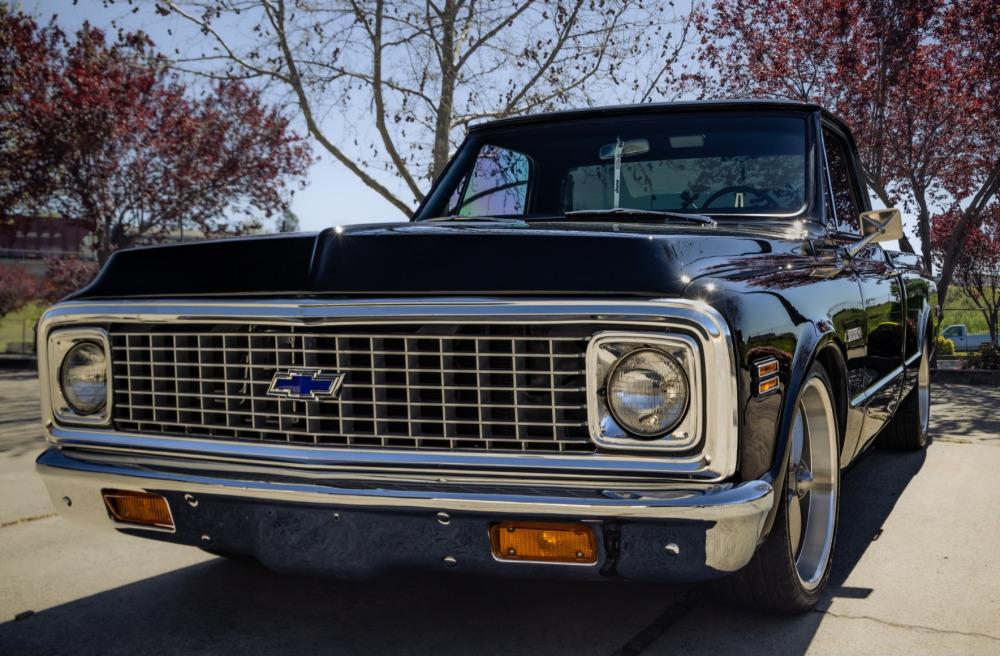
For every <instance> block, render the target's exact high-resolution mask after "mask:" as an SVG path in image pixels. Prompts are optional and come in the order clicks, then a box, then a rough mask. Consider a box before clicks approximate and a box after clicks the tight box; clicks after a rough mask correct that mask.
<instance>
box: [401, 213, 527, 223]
mask: <svg viewBox="0 0 1000 656" xmlns="http://www.w3.org/2000/svg"><path fill="white" fill-rule="evenodd" d="M449 221H456V222H464V221H484V222H487V223H524V219H521V218H518V217H502V216H464V215H461V214H451V215H449V216H435V217H432V218H430V219H423V220H421V221H420V223H446V222H449Z"/></svg>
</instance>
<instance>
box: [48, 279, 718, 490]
mask: <svg viewBox="0 0 1000 656" xmlns="http://www.w3.org/2000/svg"><path fill="white" fill-rule="evenodd" d="M185 321H187V322H203V323H223V324H225V323H242V322H247V321H252V322H254V323H258V324H275V325H294V326H303V327H304V326H318V325H331V324H336V325H363V324H367V325H371V324H377V323H397V324H400V323H414V322H415V321H419V322H424V323H456V322H460V323H498V322H509V323H520V324H524V323H541V324H576V323H580V322H587V323H591V324H595V325H602V324H603V325H617V326H621V324H628V325H629V326H630V327H632V326H634V327H635V328H636V330H662V331H665V332H673V333H676V334H684V335H689V336H691V337H693V338H695V339H696V341H697V342H698V343H699V345H700V346H701V348H702V349H703V350H704V351H705V352H706V353H703V354H702V357H706V358H707V360H706V361H707V362H711V363H712V369H711V370H706V371H705V372H704V375H705V379H706V380H708V381H710V382H711V384H712V389H711V390H709V391H708V392H707V393H706V394H705V397H706V398H705V399H704V401H705V404H706V413H707V421H706V422H705V423H706V426H705V435H704V439H703V440H701V444H702V447H701V449H700V450H699V451H698V452H695V453H688V454H677V455H670V456H667V455H662V456H655V457H654V456H643V455H629V454H625V453H615V454H609V453H595V454H585V455H584V454H578V455H563V454H551V455H550V454H524V455H521V454H516V453H515V454H511V455H507V454H496V453H476V452H461V453H439V452H432V451H414V450H409V451H405V450H390V449H380V450H374V449H373V450H360V449H340V448H322V447H319V448H316V447H298V446H293V445H285V444H280V443H275V444H264V443H260V444H257V443H247V442H240V441H230V442H226V441H221V440H203V439H195V438H182V437H166V436H157V435H143V434H133V433H119V432H116V431H113V430H95V429H88V430H81V429H76V428H71V427H64V426H60V425H57V424H56V423H55V419H54V417H53V414H52V410H51V403H52V401H51V398H50V396H49V391H48V389H47V388H48V385H44V384H43V385H42V397H43V398H42V409H43V422H44V423H45V425H46V427H47V429H48V432H49V440H50V441H51V442H53V443H54V444H59V445H74V446H88V447H98V448H107V449H115V450H139V451H146V452H158V453H174V454H177V455H179V456H189V457H196V456H197V455H206V454H211V455H213V456H215V457H221V458H232V459H245V458H252V459H260V460H272V461H273V460H277V461H290V462H306V463H313V464H316V465H331V466H332V465H344V464H349V465H359V464H372V465H381V466H410V467H422V468H425V469H426V468H436V467H441V466H451V467H459V468H460V467H475V468H478V469H480V470H499V469H536V470H553V471H562V472H573V471H576V472H580V473H582V472H588V471H595V470H598V471H602V472H606V473H610V472H613V471H619V472H628V473H647V474H653V473H657V474H666V475H674V476H681V477H691V478H697V479H700V480H707V481H718V480H723V479H725V478H727V477H729V476H731V475H732V474H733V472H735V470H736V458H737V437H738V434H737V432H738V423H737V403H736V399H737V387H736V386H737V372H736V361H735V354H734V351H733V345H732V339H731V338H730V334H729V329H728V326H727V325H726V323H725V321H724V320H723V319H722V317H721V315H720V314H719V313H718V312H717V311H716V310H715V309H714V308H712V307H711V306H709V305H708V304H707V303H704V302H702V301H693V300H687V299H654V300H648V301H646V300H642V301H638V300H586V299H578V300H545V299H542V300H539V299H493V298H482V299H453V298H431V299H422V300H420V301H415V300H413V299H387V300H353V299H348V300H336V301H327V300H296V301H290V300H257V301H254V300H245V301H244V300H235V301H234V300H226V301H212V300H204V299H198V300H191V299H185V300H176V301H174V300H170V301H167V300H133V301H70V302H66V303H61V304H59V305H56V306H54V307H53V308H51V309H49V310H48V311H47V312H46V313H45V315H44V316H43V317H42V319H41V321H40V322H39V331H38V339H39V343H40V344H45V343H46V342H45V341H44V340H46V339H47V335H48V334H49V333H50V332H51V331H52V330H55V329H57V328H59V327H64V326H66V325H77V326H86V325H95V324H98V325H99V324H102V323H129V322H136V323H162V324H171V323H177V322H185ZM709 351H710V353H709ZM709 355H710V356H711V357H707V356H709ZM46 356H47V352H46V349H44V348H42V349H39V362H38V366H39V375H40V376H41V377H42V378H43V379H45V378H46V377H47V376H51V375H52V374H51V371H50V366H51V365H50V363H49V362H48V360H47V357H46Z"/></svg>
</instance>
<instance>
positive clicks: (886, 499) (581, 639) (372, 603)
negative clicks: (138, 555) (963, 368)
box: [0, 446, 933, 656]
mask: <svg viewBox="0 0 1000 656" xmlns="http://www.w3.org/2000/svg"><path fill="white" fill-rule="evenodd" d="M931 448H933V446H932V447H931ZM925 457H926V452H920V453H894V452H883V451H876V452H873V453H871V454H870V455H868V456H867V457H866V458H864V459H863V460H862V461H861V462H860V463H859V464H858V465H857V466H856V467H854V468H853V469H852V470H851V471H849V472H848V473H846V474H845V477H844V495H843V498H842V504H841V518H842V519H841V524H840V534H839V538H838V543H837V547H836V560H835V564H834V570H833V575H832V579H831V585H830V592H829V595H828V596H829V597H830V598H832V597H837V596H846V597H855V598H857V597H862V598H863V597H866V596H867V595H868V594H869V593H870V591H869V590H865V589H855V588H845V587H843V584H844V581H845V580H846V579H847V577H848V575H849V574H850V572H851V571H852V570H853V569H854V567H855V565H856V564H857V563H858V561H859V560H860V559H861V557H862V556H863V555H864V553H865V550H866V549H867V548H868V545H870V544H871V543H872V541H873V540H876V539H878V536H879V534H880V529H881V527H882V525H883V523H884V522H885V520H886V518H887V517H888V516H889V514H890V513H891V512H892V509H893V507H894V506H895V504H896V501H897V500H898V499H899V497H900V495H901V494H902V492H903V491H904V490H905V488H906V486H907V484H908V483H909V481H910V479H911V478H912V477H913V476H914V475H915V474H916V473H917V472H918V471H920V468H921V466H922V465H923V463H924V460H925ZM691 595H693V596H694V597H695V598H696V602H695V603H694V604H693V608H690V609H689V608H688V600H689V599H690V596H691ZM828 603H829V598H828V599H827V600H825V601H824V602H823V604H821V608H822V607H823V606H825V605H827V604H828ZM678 608H682V610H681V611H680V612H678ZM822 619H823V615H822V613H809V614H806V615H804V616H799V617H774V616H768V615H764V614H758V613H753V612H748V611H743V610H737V609H731V608H727V607H725V606H723V605H720V604H719V603H717V602H716V601H714V600H712V599H711V598H710V597H709V596H708V594H707V587H706V586H699V587H695V588H693V589H692V588H690V586H662V585H659V586H657V585H647V584H634V583H617V582H608V583H601V582H598V583H591V582H567V581H540V580H518V579H489V578H479V577H467V576H461V575H433V574H426V575H424V574H420V575H416V574H407V575H397V576H394V577H384V578H380V579H376V580H374V581H367V582H365V581H360V582H358V581H339V580H328V579H314V578H306V577H296V576H287V575H280V574H275V573H272V572H269V571H267V570H264V569H263V568H260V567H258V566H256V565H253V564H245V563H240V562H227V561H224V560H221V559H219V560H213V561H209V562H207V563H203V564H199V565H195V566H192V567H188V568H184V569H180V570H176V571H173V572H169V573H166V574H163V575H160V576H156V577H153V578H149V579H146V580H142V581H138V582H136V583H133V584H130V585H125V586H122V587H119V588H116V589H113V590H109V591H107V592H102V593H99V594H96V595H93V596H90V597H86V598H83V599H79V600H76V601H72V602H69V603H66V604H63V605H61V606H57V607H55V608H52V609H49V610H45V611H42V612H39V613H38V614H36V615H34V616H31V617H29V618H26V619H23V620H21V621H17V622H8V623H6V624H4V625H0V652H2V653H9V654H20V653H53V652H55V653H64V652H72V653H74V654H84V653H94V654H113V653H129V654H135V653H171V654H172V653H213V654H240V655H241V656H248V655H250V654H258V653H303V652H307V651H308V652H314V651H315V650H318V649H322V650H324V651H330V650H333V651H336V652H338V653H342V654H352V653H394V654H395V653H429V652H434V653H455V654H468V653H477V654H491V653H495V654H504V655H505V656H510V655H511V654H520V653H543V652H545V653H576V654H608V653H613V652H616V651H618V650H622V651H623V653H639V652H640V651H642V650H644V649H646V648H647V647H649V648H650V649H649V651H650V653H658V652H661V651H662V653H667V652H668V651H669V652H676V651H677V649H682V650H683V652H684V653H688V654H697V653H726V654H736V653H765V652H769V653H774V654H802V653H804V652H805V650H806V649H807V648H808V646H809V644H810V642H811V641H812V638H813V635H814V634H815V632H816V630H817V628H818V627H819V624H820V622H821V621H822ZM666 646H669V647H670V648H669V649H667V650H665V651H663V650H661V647H666Z"/></svg>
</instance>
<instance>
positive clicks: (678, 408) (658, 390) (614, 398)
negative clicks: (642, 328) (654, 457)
mask: <svg viewBox="0 0 1000 656" xmlns="http://www.w3.org/2000/svg"><path fill="white" fill-rule="evenodd" d="M607 392H608V407H609V408H611V414H612V415H614V418H615V420H616V421H617V422H618V423H619V424H620V425H621V427H622V428H624V429H625V430H627V431H629V432H632V433H635V434H636V435H638V436H639V437H659V436H660V435H663V434H665V433H667V432H669V431H670V429H672V428H674V427H675V426H676V425H677V424H679V423H680V422H681V420H682V419H683V418H684V415H685V413H686V412H687V407H688V395H689V392H688V380H687V375H686V374H685V373H684V369H683V368H682V367H681V365H680V363H678V362H677V360H675V359H674V358H673V357H671V356H670V355H668V354H666V353H664V352H662V351H657V350H656V349H651V348H643V349H638V350H635V351H632V352H631V353H629V354H628V355H626V356H625V357H623V358H622V359H621V360H619V361H618V363H617V364H616V365H615V368H614V369H613V370H612V371H611V375H610V376H608V389H607Z"/></svg>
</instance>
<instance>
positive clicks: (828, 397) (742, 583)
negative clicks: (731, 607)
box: [729, 363, 840, 613]
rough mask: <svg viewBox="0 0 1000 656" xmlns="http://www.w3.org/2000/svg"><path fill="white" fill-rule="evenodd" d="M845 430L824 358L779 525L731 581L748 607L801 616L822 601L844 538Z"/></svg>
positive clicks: (794, 432)
mask: <svg viewBox="0 0 1000 656" xmlns="http://www.w3.org/2000/svg"><path fill="white" fill-rule="evenodd" d="M839 435H840V433H839V429H838V425H837V417H836V413H835V412H834V404H833V394H832V392H831V384H830V379H829V377H828V376H827V375H826V371H825V370H824V369H823V367H822V365H820V364H818V363H817V364H815V365H813V367H812V369H810V371H809V375H808V377H807V378H806V381H805V383H804V384H803V386H802V391H801V392H800V393H799V398H798V400H797V402H796V404H795V416H794V418H793V420H792V428H791V435H790V438H791V445H790V448H789V459H788V465H787V469H788V474H787V476H786V478H785V480H784V481H783V485H782V489H780V490H778V492H777V496H776V498H777V499H778V500H779V502H780V504H781V505H780V506H779V508H778V513H777V516H776V517H775V520H774V526H773V527H772V528H771V533H770V535H768V537H767V540H765V542H764V544H762V545H761V546H760V548H759V549H758V550H757V553H756V554H755V555H754V557H753V560H751V561H750V563H749V564H748V565H747V566H746V567H744V568H743V569H742V570H740V571H739V572H737V573H736V574H735V575H734V576H732V577H730V579H729V580H730V583H731V590H730V591H729V594H731V595H732V599H733V600H735V601H736V602H737V603H739V604H740V605H743V606H747V607H750V608H754V609H761V610H769V611H774V612H785V613H799V612H803V611H807V610H809V609H811V608H812V607H813V606H815V605H816V602H817V601H819V598H820V595H821V594H822V592H823V588H824V586H825V585H826V581H827V579H828V578H829V576H830V564H831V562H832V555H833V547H834V542H835V539H836V536H837V511H838V509H839V506H840V458H839V453H840V449H839V445H840V440H839Z"/></svg>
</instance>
